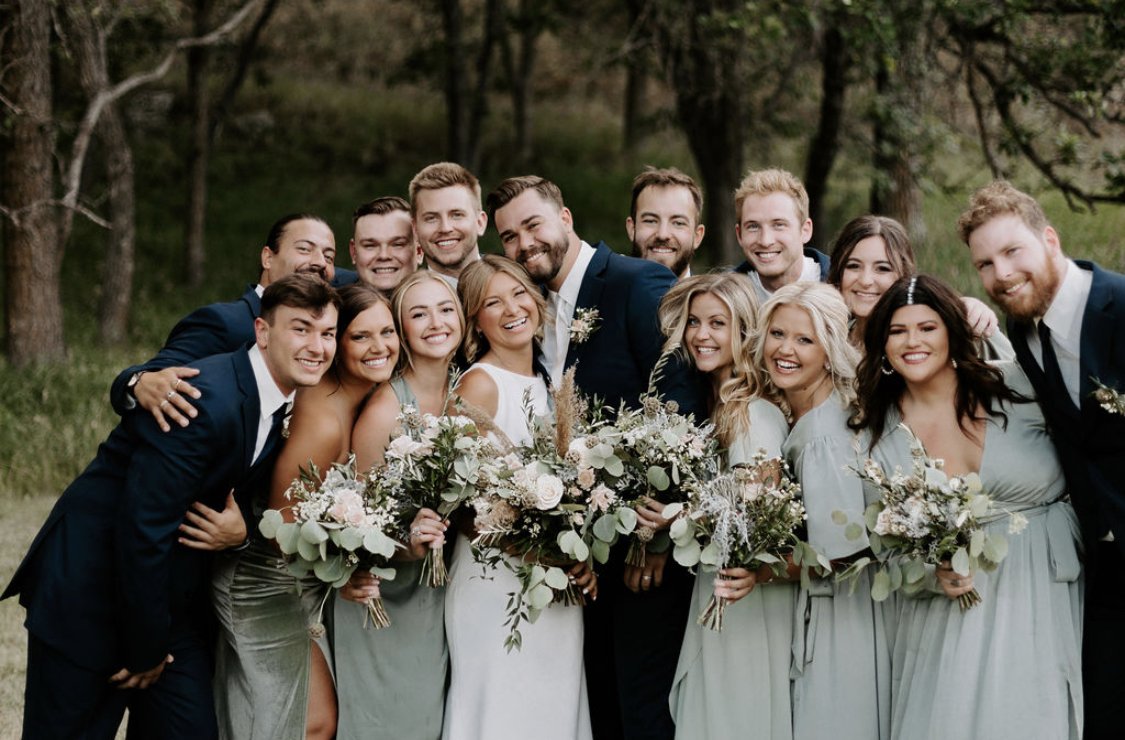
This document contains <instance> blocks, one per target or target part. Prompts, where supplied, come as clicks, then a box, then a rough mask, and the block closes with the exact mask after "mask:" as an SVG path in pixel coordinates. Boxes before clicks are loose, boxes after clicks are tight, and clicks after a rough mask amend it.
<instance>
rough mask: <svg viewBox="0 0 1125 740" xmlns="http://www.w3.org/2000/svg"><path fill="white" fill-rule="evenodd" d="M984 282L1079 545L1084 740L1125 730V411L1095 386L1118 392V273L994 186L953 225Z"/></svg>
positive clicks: (1122, 331) (1123, 318)
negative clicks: (1075, 522)
mask: <svg viewBox="0 0 1125 740" xmlns="http://www.w3.org/2000/svg"><path fill="white" fill-rule="evenodd" d="M957 226H958V230H959V232H960V235H961V238H962V239H963V240H964V241H965V243H966V244H968V246H969V252H970V254H971V256H972V260H973V266H974V267H975V268H976V270H977V273H978V274H979V275H980V278H981V283H982V284H983V285H984V289H985V290H986V291H988V294H989V295H990V296H991V297H992V299H993V300H994V301H996V303H997V304H998V305H999V306H1000V307H1001V308H1002V309H1003V310H1004V313H1006V314H1007V316H1008V338H1009V339H1010V340H1011V342H1012V345H1013V346H1014V347H1015V350H1016V358H1017V359H1018V361H1019V363H1020V365H1021V366H1022V367H1023V369H1024V372H1025V373H1026V374H1027V376H1028V378H1029V379H1030V380H1031V384H1032V386H1033V387H1034V388H1035V393H1036V396H1037V397H1038V400H1039V404H1040V406H1042V407H1043V415H1044V416H1045V417H1046V418H1047V423H1048V425H1049V426H1050V428H1051V433H1052V439H1053V440H1054V443H1055V447H1056V448H1057V449H1058V452H1059V458H1060V459H1061V460H1062V463H1063V469H1064V472H1065V473H1066V480H1067V484H1068V485H1067V490H1068V492H1069V493H1070V496H1071V501H1072V502H1073V504H1074V508H1075V510H1076V511H1077V512H1078V517H1079V520H1080V522H1081V525H1082V532H1083V539H1084V541H1085V549H1086V597H1085V599H1086V600H1085V625H1084V633H1083V655H1082V663H1083V665H1082V672H1083V690H1084V693H1085V723H1086V725H1085V732H1084V735H1083V736H1084V737H1085V738H1086V739H1087V740H1100V739H1101V738H1120V737H1122V736H1123V733H1125V704H1122V702H1121V698H1122V695H1123V693H1125V690H1123V680H1122V672H1123V671H1125V416H1122V415H1121V414H1118V413H1113V412H1111V411H1108V410H1106V409H1105V408H1103V407H1102V406H1101V405H1100V403H1099V401H1098V400H1097V399H1096V398H1095V397H1094V392H1095V391H1096V390H1097V389H1098V385H1097V383H1101V384H1104V385H1106V386H1108V387H1110V388H1112V389H1114V390H1116V391H1118V392H1120V391H1123V390H1125V276H1123V275H1120V274H1118V273H1116V272H1110V271H1109V270H1105V269H1102V268H1101V267H1099V266H1098V265H1096V264H1094V263H1093V262H1088V261H1085V260H1072V259H1068V258H1067V256H1066V254H1064V253H1063V250H1062V243H1061V241H1060V239H1059V235H1058V232H1056V231H1055V229H1054V228H1053V227H1052V226H1051V225H1050V224H1049V223H1048V221H1047V217H1046V215H1045V214H1044V213H1043V209H1042V208H1041V207H1040V205H1039V204H1038V203H1037V202H1036V201H1035V200H1034V199H1033V198H1032V197H1031V196H1029V195H1027V194H1026V193H1023V192H1020V191H1019V190H1017V189H1016V188H1014V187H1012V186H1011V185H1010V184H1009V183H1007V182H1004V181H997V182H994V183H992V184H991V185H988V186H987V187H984V188H982V189H981V190H978V191H977V192H976V193H974V194H973V196H972V199H971V200H970V202H969V208H968V210H966V211H965V212H964V213H963V214H962V215H961V218H960V220H959V221H958V224H957Z"/></svg>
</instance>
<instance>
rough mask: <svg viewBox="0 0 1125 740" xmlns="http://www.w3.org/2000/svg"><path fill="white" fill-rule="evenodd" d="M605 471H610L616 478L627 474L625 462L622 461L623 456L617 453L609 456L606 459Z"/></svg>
mask: <svg viewBox="0 0 1125 740" xmlns="http://www.w3.org/2000/svg"><path fill="white" fill-rule="evenodd" d="M605 472H607V473H609V474H610V475H612V476H613V477H614V478H620V477H621V476H623V475H625V463H623V462H621V458H619V457H617V456H616V455H614V456H613V457H607V458H606V460H605Z"/></svg>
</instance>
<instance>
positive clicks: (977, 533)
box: [969, 529, 988, 558]
mask: <svg viewBox="0 0 1125 740" xmlns="http://www.w3.org/2000/svg"><path fill="white" fill-rule="evenodd" d="M987 538H988V536H987V535H986V534H985V532H984V530H983V529H977V530H974V531H973V534H972V536H971V537H970V538H969V555H970V556H972V557H974V558H979V557H980V554H981V553H982V552H984V543H985V540H986V539H987Z"/></svg>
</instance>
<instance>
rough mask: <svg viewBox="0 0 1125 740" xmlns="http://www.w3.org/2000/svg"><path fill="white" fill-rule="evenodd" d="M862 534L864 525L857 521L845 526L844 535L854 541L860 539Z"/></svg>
mask: <svg viewBox="0 0 1125 740" xmlns="http://www.w3.org/2000/svg"><path fill="white" fill-rule="evenodd" d="M862 536H863V527H861V526H859V525H858V524H856V523H855V522H851V523H849V524H848V526H846V527H844V537H846V538H847V539H849V540H853V541H854V540H858V539H859V538H860V537H862Z"/></svg>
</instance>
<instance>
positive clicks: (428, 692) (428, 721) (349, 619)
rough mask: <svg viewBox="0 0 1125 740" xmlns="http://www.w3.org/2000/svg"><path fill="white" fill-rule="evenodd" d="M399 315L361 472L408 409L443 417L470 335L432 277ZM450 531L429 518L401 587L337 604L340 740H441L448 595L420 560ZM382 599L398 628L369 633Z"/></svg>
mask: <svg viewBox="0 0 1125 740" xmlns="http://www.w3.org/2000/svg"><path fill="white" fill-rule="evenodd" d="M392 306H393V309H394V316H395V321H396V322H397V324H398V328H399V334H400V336H401V337H402V353H401V354H402V361H401V362H400V372H399V374H398V375H397V376H396V377H395V378H394V379H393V380H392V381H391V382H390V383H389V384H387V385H385V386H383V387H380V388H379V389H378V390H377V391H376V392H375V394H374V395H373V396H372V397H371V400H370V401H369V402H368V404H367V406H366V407H365V409H364V411H363V414H362V415H361V416H360V418H359V420H358V421H357V422H356V426H355V431H354V432H353V444H354V448H355V453H356V461H357V463H358V464H359V466H360V469H361V470H366V469H368V468H370V467H371V466H372V465H374V464H377V463H381V462H382V461H383V453H384V451H385V450H386V448H387V444H388V443H389V442H390V440H391V437H392V435H393V432H394V429H395V427H396V426H397V421H396V418H397V416H398V414H399V412H400V410H401V409H402V408H404V407H407V406H410V407H413V408H414V409H415V410H417V411H419V412H420V413H424V414H426V413H428V414H433V415H435V416H436V415H440V414H442V413H444V411H445V403H446V398H447V395H448V392H449V366H450V363H451V362H452V361H453V356H454V354H455V353H456V351H457V348H458V346H459V345H460V343H461V338H462V335H463V334H464V325H465V322H464V316H463V313H462V310H461V303H460V301H458V300H457V297H456V295H455V294H454V293H453V291H452V289H451V288H450V287H449V284H448V283H446V282H445V281H444V280H442V279H441V278H439V277H437V276H436V275H435V274H434V273H431V272H417V273H415V274H414V275H412V276H411V277H409V278H407V279H406V280H405V281H404V282H403V283H402V284H401V285H400V286H399V287H398V289H397V290H396V291H395V294H394V296H393V298H392ZM445 527H446V525H445V523H444V522H443V521H442V520H441V518H440V517H439V516H438V515H437V514H436V513H434V512H433V511H431V510H429V509H422V510H421V511H420V512H419V513H418V516H417V517H416V518H415V520H414V523H413V524H412V525H411V537H410V543H409V544H410V547H409V549H408V550H407V551H406V552H404V553H403V554H402V556H401V558H402V559H401V560H400V561H399V562H398V563H397V565H396V568H395V570H396V573H395V577H394V579H393V580H390V581H382V582H376V580H375V579H374V578H373V577H372V576H371V575H370V574H369V573H359V574H357V575H356V576H354V577H353V578H352V581H351V583H350V584H349V585H348V586H347V587H345V588H344V589H342V590H341V592H340V596H342V597H343V598H342V599H337V601H336V605H335V612H334V619H335V630H334V632H335V658H336V682H337V692H338V694H339V697H340V722H339V729H338V734H337V737H338V738H339V739H340V740H349V739H351V738H356V739H359V738H373V737H387V738H396V739H399V740H436V739H437V738H439V737H440V736H441V727H442V712H443V709H444V706H445V687H446V679H447V675H448V671H449V668H448V665H449V651H448V648H447V646H446V638H445V608H444V604H445V588H431V587H430V586H428V585H425V584H422V583H420V582H419V581H420V577H421V565H422V558H423V557H424V556H425V554H426V551H427V549H429V548H430V547H436V546H439V545H441V544H444V542H445V537H444V532H445ZM447 554H448V553H447ZM376 594H379V595H381V596H382V598H383V602H384V604H385V605H386V607H387V613H388V614H389V615H390V618H391V626H390V627H387V628H385V629H382V630H372V629H364V628H363V621H364V614H365V609H364V608H363V607H362V606H361V605H360V604H361V603H362V602H363V601H364V600H366V599H367V598H370V597H372V596H374V595H376ZM355 602H359V603H355Z"/></svg>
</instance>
